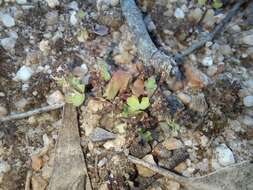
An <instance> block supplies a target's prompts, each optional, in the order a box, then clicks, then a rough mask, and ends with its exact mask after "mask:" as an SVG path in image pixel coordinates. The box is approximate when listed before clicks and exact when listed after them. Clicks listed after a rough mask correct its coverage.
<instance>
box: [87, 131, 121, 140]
mask: <svg viewBox="0 0 253 190" xmlns="http://www.w3.org/2000/svg"><path fill="white" fill-rule="evenodd" d="M89 137H90V140H91V141H92V142H101V141H106V140H112V139H115V138H116V137H117V135H115V134H113V133H111V132H109V131H106V130H104V129H102V128H100V127H97V128H95V129H94V130H93V131H92V132H91V134H90V135H89Z"/></svg>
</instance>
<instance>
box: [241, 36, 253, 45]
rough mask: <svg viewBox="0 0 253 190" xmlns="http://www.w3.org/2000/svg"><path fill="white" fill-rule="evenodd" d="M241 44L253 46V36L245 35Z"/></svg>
mask: <svg viewBox="0 0 253 190" xmlns="http://www.w3.org/2000/svg"><path fill="white" fill-rule="evenodd" d="M241 42H242V43H243V44H246V45H249V46H253V34H249V35H245V36H244V37H242V39H241Z"/></svg>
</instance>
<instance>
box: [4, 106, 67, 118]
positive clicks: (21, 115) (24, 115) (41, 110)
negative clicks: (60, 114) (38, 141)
mask: <svg viewBox="0 0 253 190" xmlns="http://www.w3.org/2000/svg"><path fill="white" fill-rule="evenodd" d="M63 106H64V103H62V104H54V105H49V106H45V107H42V108H37V109H34V110H31V111H28V112H24V113H17V114H13V115H9V116H6V117H3V118H0V123H3V122H7V121H12V120H18V119H24V118H27V117H30V116H33V115H37V114H41V113H44V112H49V111H52V110H56V109H59V108H62V107H63Z"/></svg>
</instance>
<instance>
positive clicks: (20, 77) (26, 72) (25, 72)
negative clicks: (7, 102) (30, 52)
mask: <svg viewBox="0 0 253 190" xmlns="http://www.w3.org/2000/svg"><path fill="white" fill-rule="evenodd" d="M32 75H33V70H32V69H31V68H30V67H28V66H25V65H24V66H22V67H21V68H20V69H19V70H18V72H17V73H16V76H15V78H14V80H17V81H23V82H26V81H28V80H29V79H30V78H31V76H32Z"/></svg>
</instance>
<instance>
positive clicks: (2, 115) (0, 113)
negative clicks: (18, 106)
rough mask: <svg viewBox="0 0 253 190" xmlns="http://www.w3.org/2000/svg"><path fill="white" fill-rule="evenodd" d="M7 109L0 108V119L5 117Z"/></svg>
mask: <svg viewBox="0 0 253 190" xmlns="http://www.w3.org/2000/svg"><path fill="white" fill-rule="evenodd" d="M7 113H8V112H7V109H6V108H5V107H3V106H0V118H1V117H4V116H6V115H7Z"/></svg>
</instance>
